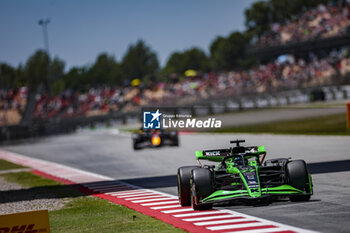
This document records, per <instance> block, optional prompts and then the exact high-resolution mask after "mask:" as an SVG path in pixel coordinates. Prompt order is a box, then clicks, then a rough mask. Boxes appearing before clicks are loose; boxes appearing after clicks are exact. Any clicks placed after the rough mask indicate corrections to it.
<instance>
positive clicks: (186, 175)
mask: <svg viewBox="0 0 350 233" xmlns="http://www.w3.org/2000/svg"><path fill="white" fill-rule="evenodd" d="M196 168H199V166H185V167H180V168H179V169H178V170H177V192H178V196H179V202H180V205H181V206H190V205H191V184H190V180H191V171H192V170H193V169H196Z"/></svg>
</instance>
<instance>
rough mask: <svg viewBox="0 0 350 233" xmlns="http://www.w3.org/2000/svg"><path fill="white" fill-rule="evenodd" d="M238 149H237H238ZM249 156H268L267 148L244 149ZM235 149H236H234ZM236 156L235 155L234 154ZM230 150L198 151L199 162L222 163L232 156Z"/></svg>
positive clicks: (253, 147)
mask: <svg viewBox="0 0 350 233" xmlns="http://www.w3.org/2000/svg"><path fill="white" fill-rule="evenodd" d="M236 148H237V147H236ZM242 148H244V149H245V150H244V152H243V153H246V154H247V155H249V154H252V155H264V154H266V150H265V146H252V147H242ZM234 149H235V148H234ZM232 154H235V153H232ZM232 154H231V150H230V149H218V150H203V151H202V150H198V151H196V159H197V160H209V161H214V162H221V161H222V159H223V158H224V157H226V156H229V155H232Z"/></svg>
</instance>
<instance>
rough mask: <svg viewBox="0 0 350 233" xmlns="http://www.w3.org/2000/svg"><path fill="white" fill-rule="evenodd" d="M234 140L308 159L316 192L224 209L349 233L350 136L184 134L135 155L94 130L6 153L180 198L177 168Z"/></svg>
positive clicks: (110, 134) (114, 136)
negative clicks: (305, 198) (176, 141)
mask: <svg viewBox="0 0 350 233" xmlns="http://www.w3.org/2000/svg"><path fill="white" fill-rule="evenodd" d="M231 139H246V141H247V143H246V145H265V146H266V150H267V152H268V156H267V158H278V157H292V158H295V159H305V160H306V162H307V163H308V164H309V169H310V171H311V172H312V174H313V176H312V177H313V182H314V191H315V194H314V195H313V196H312V198H311V200H310V201H309V202H303V203H290V202H288V201H279V202H275V203H272V204H266V205H260V206H247V205H238V206H230V207H223V208H228V209H232V210H235V211H238V212H242V213H245V214H249V215H253V216H257V217H262V218H265V219H269V220H273V221H277V222H280V223H285V224H288V225H292V226H296V227H301V228H306V229H310V230H316V231H320V232H349V229H350V221H349V220H350V195H349V193H350V179H349V178H350V156H349V149H348V148H349V146H348V145H349V143H350V137H347V136H283V135H267V134H266V135H249V134H187V135H186V134H185V135H181V137H180V147H164V148H160V149H144V150H141V151H136V152H135V151H133V150H132V146H131V136H130V134H127V133H119V132H118V131H117V130H95V131H80V132H77V133H74V134H70V135H61V136H52V137H47V138H42V139H30V140H26V141H23V142H21V143H20V144H16V145H7V146H2V147H1V149H5V150H8V151H13V152H17V153H20V154H23V155H27V156H31V157H35V158H40V159H44V160H48V161H53V162H57V163H61V164H65V165H68V166H71V167H75V168H79V169H83V170H87V171H91V172H94V173H98V174H102V175H105V176H110V177H114V178H115V179H116V180H124V181H127V182H129V183H132V184H135V185H138V186H142V187H145V188H151V189H155V190H159V191H163V192H167V193H171V194H175V195H176V192H177V191H176V176H175V174H176V171H177V168H178V167H179V166H183V165H192V164H196V161H195V159H194V158H195V156H194V151H195V150H201V149H215V148H225V147H228V146H229V143H228V142H229V140H231Z"/></svg>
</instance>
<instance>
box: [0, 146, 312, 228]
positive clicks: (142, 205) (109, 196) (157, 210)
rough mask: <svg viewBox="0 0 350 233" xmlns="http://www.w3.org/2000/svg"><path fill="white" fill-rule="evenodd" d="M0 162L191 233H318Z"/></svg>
mask: <svg viewBox="0 0 350 233" xmlns="http://www.w3.org/2000/svg"><path fill="white" fill-rule="evenodd" d="M0 158H2V159H5V160H8V161H10V162H14V163H17V164H20V165H23V166H27V167H30V168H32V169H34V171H33V172H34V173H36V174H38V175H41V176H45V177H48V178H51V179H54V180H57V181H60V182H62V183H65V184H80V185H81V186H82V188H81V191H83V192H85V193H87V194H91V195H93V196H96V197H99V198H102V199H106V200H109V201H111V202H113V203H116V204H120V205H124V206H126V207H128V208H131V209H134V210H136V211H138V212H140V213H143V214H145V215H149V216H152V217H154V218H157V219H160V220H162V221H164V222H166V223H169V224H172V225H173V226H175V227H178V228H182V229H184V230H186V231H189V232H198V233H199V232H201V233H202V232H203V233H206V232H247V233H258V232H259V233H273V232H274V233H278V232H279V233H282V232H283V233H293V232H305V233H309V232H310V233H311V232H314V231H309V230H306V229H301V228H296V227H292V226H288V225H285V224H280V223H277V222H273V221H269V220H266V219H262V218H257V217H254V216H250V215H246V214H242V213H239V212H235V211H230V210H225V209H213V210H205V211H195V210H193V209H192V208H191V207H182V206H181V205H180V204H179V201H178V198H177V197H176V196H174V195H170V194H167V193H162V192H158V191H154V190H151V189H143V188H140V187H137V186H134V185H131V184H128V183H125V182H122V181H115V180H113V178H111V177H106V176H101V175H98V174H94V173H90V172H86V171H82V170H79V169H75V168H71V167H67V166H64V165H60V164H56V163H52V162H48V161H44V160H39V159H33V158H30V157H26V156H23V155H19V154H16V153H11V152H6V151H0Z"/></svg>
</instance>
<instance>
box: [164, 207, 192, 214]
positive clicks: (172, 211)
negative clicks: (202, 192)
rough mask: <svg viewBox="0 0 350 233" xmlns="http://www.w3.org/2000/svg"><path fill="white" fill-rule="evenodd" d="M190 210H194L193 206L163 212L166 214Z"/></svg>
mask: <svg viewBox="0 0 350 233" xmlns="http://www.w3.org/2000/svg"><path fill="white" fill-rule="evenodd" d="M188 211H193V209H192V208H188V209H186V208H181V209H177V210H163V211H162V212H163V213H164V214H172V213H179V212H188Z"/></svg>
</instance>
